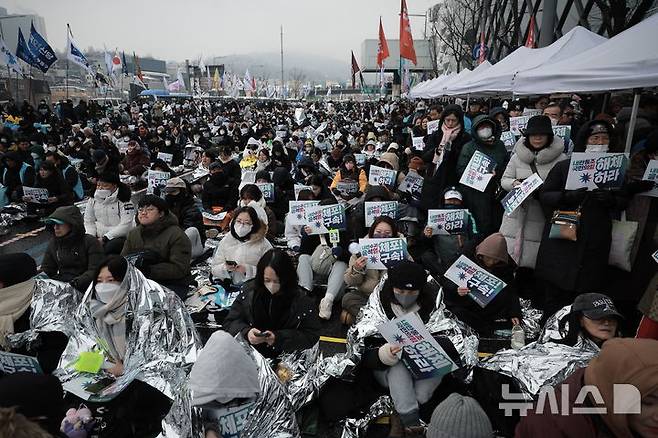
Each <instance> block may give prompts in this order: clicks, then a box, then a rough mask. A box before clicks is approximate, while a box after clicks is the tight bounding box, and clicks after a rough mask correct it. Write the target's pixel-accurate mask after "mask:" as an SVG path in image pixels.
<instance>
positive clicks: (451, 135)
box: [441, 123, 461, 146]
mask: <svg viewBox="0 0 658 438" xmlns="http://www.w3.org/2000/svg"><path fill="white" fill-rule="evenodd" d="M441 131H442V132H443V136H442V137H441V146H443V145H446V144H447V143H452V142H453V141H454V140H455V138H457V135H458V134H459V131H461V126H460V125H457V126H455V127H454V128H448V127H447V126H446V125H445V124H444V123H442V124H441Z"/></svg>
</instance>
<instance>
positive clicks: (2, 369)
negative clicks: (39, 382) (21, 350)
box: [0, 351, 43, 375]
mask: <svg viewBox="0 0 658 438" xmlns="http://www.w3.org/2000/svg"><path fill="white" fill-rule="evenodd" d="M20 372H26V373H33V374H43V371H42V370H41V365H39V361H38V360H37V358H36V357H32V356H24V355H22V354H15V353H9V352H7V351H0V373H2V374H4V375H7V374H14V373H20Z"/></svg>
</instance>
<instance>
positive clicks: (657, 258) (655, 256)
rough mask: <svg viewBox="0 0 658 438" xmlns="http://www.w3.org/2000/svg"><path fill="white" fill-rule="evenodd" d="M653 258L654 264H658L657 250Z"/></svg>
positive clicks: (652, 255)
mask: <svg viewBox="0 0 658 438" xmlns="http://www.w3.org/2000/svg"><path fill="white" fill-rule="evenodd" d="M651 257H652V258H653V261H654V262H656V263H658V249H657V250H656V252H654V253H653V254H651Z"/></svg>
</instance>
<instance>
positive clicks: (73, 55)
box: [66, 24, 111, 74]
mask: <svg viewBox="0 0 658 438" xmlns="http://www.w3.org/2000/svg"><path fill="white" fill-rule="evenodd" d="M66 31H67V32H66V59H68V60H69V61H71V62H72V63H74V64H77V65H79V66H80V67H82V69H83V70H85V71H86V72H87V73H90V74H93V71H92V69H91V65H90V64H89V61H88V60H87V57H86V56H85V55H84V53H82V50H80V49H79V48H78V45H77V44H76V43H75V41H74V40H73V32H71V26H69V25H68V24H67V25H66ZM108 55H109V54H108V53H107V52H105V59H106V62H107V57H108ZM110 73H111V71H108V74H110Z"/></svg>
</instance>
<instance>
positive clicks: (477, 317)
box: [443, 233, 522, 334]
mask: <svg viewBox="0 0 658 438" xmlns="http://www.w3.org/2000/svg"><path fill="white" fill-rule="evenodd" d="M465 255H466V256H467V257H469V258H470V259H471V260H473V261H474V262H476V263H477V264H478V265H480V267H481V268H483V269H485V270H487V271H488V272H490V273H491V274H493V275H495V276H496V277H498V278H499V279H501V280H503V281H504V282H505V283H506V284H507V286H505V288H504V289H503V290H501V291H500V292H498V295H496V297H495V298H494V299H493V300H492V301H491V302H490V303H489V304H487V306H486V307H484V308H482V307H480V305H479V304H477V303H476V302H475V301H474V300H472V299H471V298H470V297H468V296H467V295H468V294H469V293H470V291H469V290H468V288H462V287H460V288H457V287H456V285H455V284H454V283H453V282H451V281H450V280H447V281H446V282H445V285H444V288H443V290H444V293H445V298H444V301H445V303H446V307H447V308H448V310H450V311H451V312H452V313H454V314H455V315H456V316H457V317H458V318H459V319H460V320H461V321H462V322H464V323H465V324H467V325H468V326H470V327H472V328H473V329H475V330H476V331H477V332H478V333H480V334H483V333H490V332H493V327H494V322H495V321H496V320H499V319H502V318H504V319H509V320H510V321H511V323H512V324H513V325H518V324H519V323H520V322H521V316H522V314H521V303H520V302H519V297H518V295H517V294H516V290H515V287H514V269H515V268H516V265H515V264H514V261H513V260H512V259H511V257H510V256H509V254H508V253H507V243H506V242H505V238H504V237H503V235H502V234H500V233H494V234H492V235H490V236H489V237H487V238H486V239H484V240H483V241H482V243H480V244H479V245H478V246H477V247H476V248H475V254H474V255H475V257H473V256H472V255H471V254H469V253H467V254H465Z"/></svg>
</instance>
